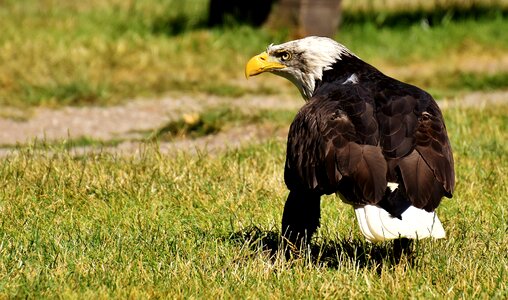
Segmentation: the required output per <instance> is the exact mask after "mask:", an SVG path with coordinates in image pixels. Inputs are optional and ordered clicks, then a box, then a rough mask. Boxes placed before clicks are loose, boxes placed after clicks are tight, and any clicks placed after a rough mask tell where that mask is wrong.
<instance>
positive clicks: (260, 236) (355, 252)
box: [228, 226, 415, 274]
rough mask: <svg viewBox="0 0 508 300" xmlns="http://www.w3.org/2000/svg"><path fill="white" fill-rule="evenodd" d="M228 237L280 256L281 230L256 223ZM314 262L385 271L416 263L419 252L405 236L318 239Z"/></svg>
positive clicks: (256, 250) (312, 256)
mask: <svg viewBox="0 0 508 300" xmlns="http://www.w3.org/2000/svg"><path fill="white" fill-rule="evenodd" d="M228 240H230V241H232V242H234V243H235V244H238V245H240V246H244V247H245V246H247V247H248V248H249V249H250V250H251V251H252V253H253V255H257V254H261V253H262V254H268V255H269V257H270V259H272V260H275V259H276V258H277V257H279V256H284V255H283V254H282V255H280V254H279V253H278V252H279V251H280V250H281V248H282V246H281V237H280V233H279V232H278V231H274V230H262V229H260V228H258V227H255V226H252V227H247V228H244V229H242V230H240V231H237V232H234V233H232V234H231V235H230V236H229V237H228ZM309 258H310V260H309V261H310V262H312V264H314V265H316V266H323V267H327V268H331V269H339V268H340V267H341V266H342V265H344V263H347V262H350V263H353V264H354V265H355V266H357V267H359V268H374V269H376V270H377V271H378V273H379V274H381V269H382V266H383V265H398V264H400V263H401V262H403V261H404V262H406V263H407V264H408V265H409V266H413V265H414V263H415V255H414V250H413V247H412V243H411V241H410V240H407V239H401V240H395V241H393V242H386V243H381V244H372V243H367V242H365V241H363V240H358V239H355V240H347V239H343V240H328V239H324V240H317V241H314V242H313V243H312V244H311V246H310V257H309Z"/></svg>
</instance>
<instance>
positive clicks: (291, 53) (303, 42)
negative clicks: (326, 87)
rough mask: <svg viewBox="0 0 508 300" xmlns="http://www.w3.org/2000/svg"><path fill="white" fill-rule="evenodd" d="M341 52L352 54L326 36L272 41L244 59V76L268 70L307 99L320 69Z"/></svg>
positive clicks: (312, 90) (323, 69)
mask: <svg viewBox="0 0 508 300" xmlns="http://www.w3.org/2000/svg"><path fill="white" fill-rule="evenodd" d="M344 55H348V56H354V54H353V53H351V52H350V51H349V50H348V49H347V48H346V47H344V46H343V45H341V44H339V43H337V42H336V41H334V40H332V39H329V38H326V37H317V36H310V37H306V38H303V39H299V40H294V41H291V42H287V43H284V44H280V45H273V44H272V45H270V46H268V48H267V49H266V51H265V52H263V53H261V54H258V55H256V56H254V57H253V58H251V59H250V60H249V62H247V65H246V66H245V76H246V77H247V78H249V77H250V76H255V75H258V74H260V73H263V72H271V73H274V74H276V75H279V76H282V77H285V78H287V79H289V80H290V81H291V82H293V84H294V85H296V86H297V87H298V89H299V90H300V93H301V94H302V96H303V98H304V99H305V100H307V99H309V98H310V97H312V93H313V92H314V88H315V87H316V81H318V80H321V78H322V77H323V72H324V71H326V70H329V69H330V68H331V66H332V65H333V64H334V63H335V62H337V61H338V60H341V58H342V57H343V56H344Z"/></svg>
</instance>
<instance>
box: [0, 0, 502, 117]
mask: <svg viewBox="0 0 508 300" xmlns="http://www.w3.org/2000/svg"><path fill="white" fill-rule="evenodd" d="M452 2H453V1H452ZM455 2H461V1H455ZM480 2H481V1H480ZM207 3H208V1H207V0H193V1H179V0H166V1H163V0H157V1H118V0H107V1H97V0H95V1H86V2H76V1H64V0H51V1H50V0H44V1H35V0H26V1H14V0H10V1H3V2H2V5H1V6H0V28H2V35H0V104H1V105H9V106H18V107H21V108H23V107H30V106H41V105H42V106H62V105H108V104H114V103H119V102H122V101H125V100H126V99H132V98H143V97H154V96H162V95H164V94H166V93H171V92H187V93H188V92H199V93H209V94H215V95H221V96H231V97H237V96H241V95H244V94H251V93H265V94H273V93H285V92H287V91H288V88H286V86H285V85H284V84H281V81H274V80H271V79H258V78H256V81H255V83H253V84H250V83H249V84H247V83H244V78H243V68H244V64H245V62H246V61H247V59H248V58H249V57H250V56H251V55H253V54H256V53H258V52H260V51H262V50H263V49H265V48H266V46H267V45H268V44H270V43H272V42H274V43H279V42H283V41H286V40H288V39H289V37H288V36H287V34H285V33H283V32H267V31H265V30H263V29H257V28H252V27H249V26H246V25H241V26H226V27H223V28H206V27H205V26H204V23H205V22H206V13H207ZM358 5H359V7H360V6H361V5H360V4H358ZM436 5H437V4H436ZM466 6H467V5H466ZM345 9H346V10H347V9H349V10H350V11H351V12H352V13H353V15H354V11H355V10H354V5H352V4H347V5H346V4H345ZM396 12H397V10H395V13H396ZM487 16H489V17H488V18H487V17H486V18H465V19H457V20H455V19H453V18H451V19H450V18H448V19H446V20H444V21H443V22H437V23H436V24H433V26H427V24H426V23H424V22H423V23H422V22H419V21H418V22H410V23H408V24H405V25H404V26H382V24H381V25H380V24H379V23H376V21H375V19H374V20H371V19H369V18H370V17H369V18H367V19H366V22H365V23H363V21H362V22H357V21H352V22H349V23H346V24H344V26H343V27H342V29H341V32H340V33H339V35H338V36H337V40H339V41H341V42H343V43H344V44H346V45H347V46H348V47H350V48H351V49H352V50H353V51H355V52H356V53H357V54H359V55H360V56H361V57H362V58H364V59H365V60H367V61H369V62H372V63H373V64H375V65H376V66H379V67H380V68H381V69H382V70H383V69H386V68H390V67H393V66H395V67H400V66H406V65H409V66H411V64H425V63H426V62H428V61H442V62H443V63H441V64H435V65H432V66H429V67H428V68H430V69H431V72H430V73H426V75H420V76H407V75H404V74H397V73H396V74H392V75H394V76H396V77H398V78H401V79H403V80H409V81H411V82H412V83H415V84H418V85H420V86H422V87H423V88H433V86H432V85H429V82H431V81H432V80H434V78H435V77H436V76H438V77H439V78H447V77H449V78H448V80H446V81H445V82H448V83H447V84H446V85H444V84H441V86H438V87H437V88H435V89H436V92H437V93H438V94H447V93H448V94H451V93H456V92H457V91H458V92H460V91H461V90H462V89H461V79H460V77H461V76H462V75H460V74H462V73H464V74H467V73H468V72H469V71H467V70H465V71H464V70H460V68H459V71H458V72H459V73H460V74H459V75H460V76H458V79H457V80H454V78H455V76H454V75H455V74H456V72H457V71H456V70H453V71H450V70H448V69H447V68H445V70H444V71H443V70H442V69H441V68H443V67H446V66H449V64H450V63H451V62H449V61H447V58H448V57H457V56H458V57H462V56H464V55H465V54H468V53H469V54H470V55H469V56H468V58H469V59H470V60H474V58H475V56H477V55H478V54H482V55H490V56H491V57H492V60H494V61H495V60H498V59H499V57H501V56H504V55H505V53H506V51H507V50H508V35H506V34H505V32H507V31H508V22H507V21H506V18H505V17H504V15H503V13H501V14H494V15H487ZM458 63H460V60H459V62H458ZM452 69H453V68H452ZM436 74H437V75H436ZM474 76H475V78H479V80H480V81H483V82H484V88H487V89H497V88H504V87H505V84H506V82H501V83H500V82H499V81H494V82H492V81H490V80H483V77H484V76H497V75H496V74H494V75H493V74H487V75H485V74H484V72H483V71H482V70H480V71H478V72H476V73H475V74H474ZM498 77H499V76H498ZM504 77H505V76H504V75H501V76H500V78H504ZM434 82H441V80H439V79H438V80H434ZM491 83H492V84H491ZM281 85H282V88H281ZM507 85H508V84H507ZM457 86H459V88H457ZM482 88H483V87H482ZM291 91H293V89H291Z"/></svg>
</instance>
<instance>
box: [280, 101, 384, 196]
mask: <svg viewBox="0 0 508 300" xmlns="http://www.w3.org/2000/svg"><path fill="white" fill-rule="evenodd" d="M318 100H319V99H314V100H311V101H310V102H309V103H307V104H306V105H305V106H304V107H303V108H302V109H301V110H300V112H299V113H298V115H297V116H296V118H295V120H294V122H293V123H292V125H291V128H290V131H289V137H288V148H287V157H286V170H285V180H286V184H287V185H288V187H289V189H291V190H293V189H301V188H305V189H310V190H317V191H319V192H321V193H328V194H329V193H334V192H337V191H339V192H342V191H341V190H343V189H348V190H347V191H344V193H343V194H345V195H348V198H349V199H348V201H351V202H354V203H375V202H377V201H379V200H381V198H382V197H383V195H384V192H385V189H386V171H387V167H386V161H385V159H384V157H383V154H382V152H381V148H379V147H378V146H375V145H369V144H365V141H366V140H367V141H370V140H374V144H377V136H378V133H377V122H376V120H375V116H374V109H373V107H372V105H371V104H368V103H366V102H363V101H362V102H361V103H360V104H354V105H349V106H340V105H339V103H338V102H331V101H318ZM343 109H345V110H346V109H347V110H350V111H349V112H346V111H345V110H343ZM352 119H353V120H354V121H352ZM355 122H356V123H355ZM344 178H347V181H348V182H350V183H351V184H348V185H343V184H341V182H342V181H343V180H344Z"/></svg>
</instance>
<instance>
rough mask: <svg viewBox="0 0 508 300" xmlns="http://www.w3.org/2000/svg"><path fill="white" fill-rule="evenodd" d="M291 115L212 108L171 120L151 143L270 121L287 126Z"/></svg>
mask: <svg viewBox="0 0 508 300" xmlns="http://www.w3.org/2000/svg"><path fill="white" fill-rule="evenodd" d="M293 114H294V112H291V111H286V110H258V111H254V112H244V111H242V110H240V109H235V108H231V107H226V106H220V107H213V108H210V109H208V110H206V111H204V112H202V113H191V114H184V115H182V118H180V119H177V120H174V121H170V122H169V123H167V124H166V125H164V126H162V127H161V128H159V129H158V130H156V131H155V132H152V133H151V135H150V137H149V139H150V140H163V141H164V140H165V141H167V140H172V139H174V138H197V137H201V136H205V135H210V134H214V133H218V132H220V131H224V130H226V129H229V128H231V127H234V126H244V125H248V124H255V123H266V122H270V123H272V124H275V125H279V126H281V125H284V124H287V123H288V122H289V121H290V120H291V119H292V118H293V117H294V116H293Z"/></svg>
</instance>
